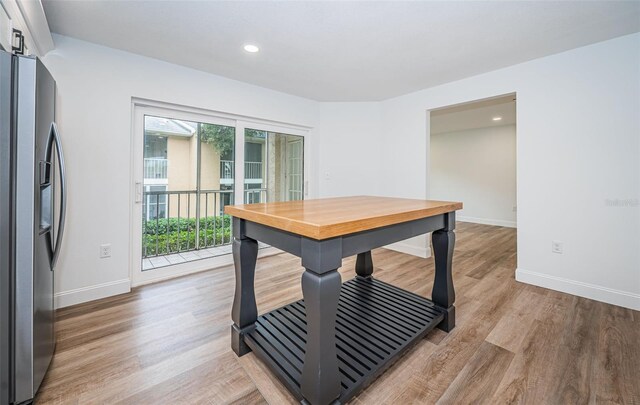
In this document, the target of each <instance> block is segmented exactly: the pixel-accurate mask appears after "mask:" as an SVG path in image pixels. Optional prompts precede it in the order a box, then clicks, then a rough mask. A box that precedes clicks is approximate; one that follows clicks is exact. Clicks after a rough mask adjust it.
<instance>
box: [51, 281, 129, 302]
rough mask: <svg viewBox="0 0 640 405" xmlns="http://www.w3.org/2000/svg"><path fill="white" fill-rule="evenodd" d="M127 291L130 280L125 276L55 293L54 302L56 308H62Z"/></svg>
mask: <svg viewBox="0 0 640 405" xmlns="http://www.w3.org/2000/svg"><path fill="white" fill-rule="evenodd" d="M129 291H131V280H129V279H128V278H125V279H122V280H116V281H109V282H108V283H102V284H96V285H92V286H88V287H81V288H76V289H74V290H69V291H62V292H59V293H56V294H55V295H54V304H55V307H56V308H64V307H69V306H71V305H76V304H81V303H83V302H88V301H93V300H98V299H100V298H106V297H111V296H112V295H119V294H124V293H128V292H129Z"/></svg>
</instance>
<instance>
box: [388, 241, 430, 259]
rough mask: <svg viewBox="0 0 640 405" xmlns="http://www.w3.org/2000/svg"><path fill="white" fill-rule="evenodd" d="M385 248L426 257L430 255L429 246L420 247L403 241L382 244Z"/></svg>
mask: <svg viewBox="0 0 640 405" xmlns="http://www.w3.org/2000/svg"><path fill="white" fill-rule="evenodd" d="M384 248H385V249H389V250H395V251H396V252H400V253H406V254H409V255H413V256H418V257H422V258H423V259H426V258H428V257H431V248H430V247H429V246H425V247H420V246H416V245H412V244H409V243H405V242H396V243H392V244H390V245H387V246H384Z"/></svg>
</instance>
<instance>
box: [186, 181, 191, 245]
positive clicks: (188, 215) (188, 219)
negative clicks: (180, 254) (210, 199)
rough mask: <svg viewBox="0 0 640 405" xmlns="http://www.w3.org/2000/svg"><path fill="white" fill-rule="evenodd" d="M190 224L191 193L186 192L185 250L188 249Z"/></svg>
mask: <svg viewBox="0 0 640 405" xmlns="http://www.w3.org/2000/svg"><path fill="white" fill-rule="evenodd" d="M190 225H191V193H190V192H187V250H189V235H190V232H189V227H190Z"/></svg>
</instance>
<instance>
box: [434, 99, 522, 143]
mask: <svg viewBox="0 0 640 405" xmlns="http://www.w3.org/2000/svg"><path fill="white" fill-rule="evenodd" d="M494 117H500V118H501V119H500V121H494V120H493V118H494ZM515 123H516V96H515V94H509V95H506V96H501V97H495V98H491V99H486V100H479V101H473V102H470V103H464V104H459V105H454V106H450V107H445V108H440V109H438V110H434V111H431V131H430V132H431V134H432V135H437V134H442V133H447V132H454V131H464V130H467V129H475V128H486V127H497V126H500V125H514V124H515Z"/></svg>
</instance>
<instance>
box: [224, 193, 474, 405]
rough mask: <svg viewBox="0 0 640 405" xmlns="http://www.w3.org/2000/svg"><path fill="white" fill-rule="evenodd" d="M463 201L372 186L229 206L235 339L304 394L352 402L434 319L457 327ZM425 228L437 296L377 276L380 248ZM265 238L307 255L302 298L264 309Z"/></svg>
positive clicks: (302, 397) (237, 348) (305, 399)
mask: <svg viewBox="0 0 640 405" xmlns="http://www.w3.org/2000/svg"><path fill="white" fill-rule="evenodd" d="M460 209H462V203H460V202H449V201H433V200H422V199H406V198H394V197H374V196H354V197H339V198H321V199H307V200H299V201H285V202H267V203H259V204H245V205H230V206H226V207H225V213H226V214H228V215H230V216H232V232H233V242H232V243H233V246H232V250H233V260H234V267H235V292H234V299H233V305H232V311H231V319H232V321H233V325H232V326H231V348H232V349H233V351H234V352H235V353H236V355H237V356H243V355H245V354H247V353H249V352H253V353H254V354H255V355H256V356H257V357H258V358H259V359H260V360H261V361H263V362H264V363H265V364H266V365H267V367H268V368H269V369H270V371H271V372H272V373H274V374H275V376H277V378H278V379H279V380H280V381H281V382H282V383H283V384H284V385H285V386H286V387H287V389H288V390H289V391H290V392H291V393H292V394H293V396H294V397H296V398H297V399H298V400H299V401H301V402H302V403H308V404H312V405H326V404H333V403H345V402H347V401H348V400H349V399H351V398H353V397H354V396H355V395H357V394H358V393H359V392H360V391H361V390H363V389H364V388H366V387H367V386H368V385H369V384H371V383H372V382H373V381H374V380H375V379H376V378H377V377H378V376H380V375H381V374H382V373H383V372H384V371H385V370H386V369H388V368H389V367H390V366H391V365H392V364H393V363H394V362H395V361H396V360H398V359H399V358H400V357H401V356H402V355H403V354H405V353H406V351H407V350H408V349H409V348H410V347H411V346H412V345H415V344H416V343H417V342H418V341H419V340H420V339H422V338H423V337H424V336H425V335H427V334H428V333H429V332H430V331H432V330H433V329H434V328H436V327H437V328H439V329H442V330H443V331H445V332H449V331H451V330H452V329H453V328H454V326H455V307H454V301H455V292H454V286H453V278H452V259H453V251H454V244H455V233H454V229H455V212H456V211H457V210H460ZM426 233H431V251H432V253H433V261H434V268H435V271H434V276H433V277H434V278H433V289H432V292H431V297H430V299H429V298H426V297H423V296H421V295H417V294H415V293H412V292H409V291H407V290H405V289H402V288H400V287H398V286H394V285H392V284H389V283H386V282H383V281H381V280H379V279H377V278H376V277H375V274H374V263H373V258H372V254H371V251H372V250H373V249H376V248H380V247H384V246H387V245H390V244H392V243H395V242H399V241H403V240H405V239H409V238H412V237H415V236H419V235H422V234H426ZM258 242H262V243H264V244H266V245H269V246H272V247H274V248H277V249H280V250H282V251H284V252H288V253H290V254H293V255H295V256H298V257H300V258H301V264H302V267H303V268H304V271H303V272H302V275H301V288H302V296H303V299H301V300H298V301H295V302H292V303H289V304H287V305H285V306H283V307H281V308H277V309H274V310H272V311H269V312H266V313H263V314H260V315H259V314H258V310H257V306H256V297H255V288H254V279H255V270H256V262H257V256H258ZM425 244H426V242H425ZM426 248H427V247H426V246H425V250H426ZM427 251H428V250H427ZM354 255H356V261H355V269H354V270H355V276H354V277H353V278H351V279H350V280H348V281H345V282H344V283H343V282H342V278H341V275H340V273H339V272H338V269H339V268H340V267H341V266H342V260H343V259H344V258H346V257H350V256H354ZM270 271H277V270H276V269H271V270H270ZM425 274H427V273H425ZM425 282H426V280H425Z"/></svg>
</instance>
